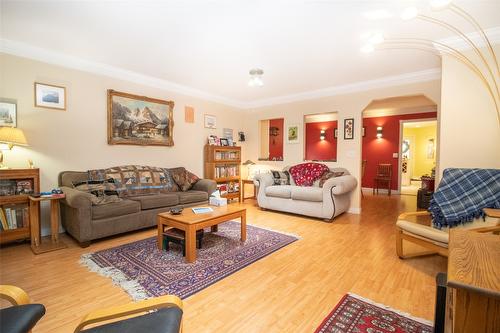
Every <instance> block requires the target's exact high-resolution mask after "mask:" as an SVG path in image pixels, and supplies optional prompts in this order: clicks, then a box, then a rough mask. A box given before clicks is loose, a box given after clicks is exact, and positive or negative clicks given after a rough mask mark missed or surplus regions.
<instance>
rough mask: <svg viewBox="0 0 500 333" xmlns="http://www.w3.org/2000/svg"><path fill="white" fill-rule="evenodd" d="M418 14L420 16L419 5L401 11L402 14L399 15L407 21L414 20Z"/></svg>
mask: <svg viewBox="0 0 500 333" xmlns="http://www.w3.org/2000/svg"><path fill="white" fill-rule="evenodd" d="M417 16H418V9H417V7H408V8H406V9H404V10H403V11H402V12H401V15H399V17H401V19H402V20H405V21H409V20H413V19H414V18H415V17H417Z"/></svg>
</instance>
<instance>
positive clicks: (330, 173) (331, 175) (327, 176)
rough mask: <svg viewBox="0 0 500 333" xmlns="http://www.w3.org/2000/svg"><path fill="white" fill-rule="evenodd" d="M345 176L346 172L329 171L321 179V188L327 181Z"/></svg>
mask: <svg viewBox="0 0 500 333" xmlns="http://www.w3.org/2000/svg"><path fill="white" fill-rule="evenodd" d="M343 175H344V171H328V172H325V173H324V174H323V176H321V178H320V179H319V187H323V185H324V184H325V183H326V181H327V180H328V179H330V178H335V177H340V176H343Z"/></svg>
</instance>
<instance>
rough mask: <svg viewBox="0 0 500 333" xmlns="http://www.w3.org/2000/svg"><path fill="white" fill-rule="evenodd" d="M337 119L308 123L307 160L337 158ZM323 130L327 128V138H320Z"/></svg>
mask: <svg viewBox="0 0 500 333" xmlns="http://www.w3.org/2000/svg"><path fill="white" fill-rule="evenodd" d="M335 128H337V121H336V120H335V121H324V122H320V123H307V124H306V160H336V159H337V139H335V138H334V136H333V131H334V129H335ZM321 130H325V140H320V138H319V136H320V134H321Z"/></svg>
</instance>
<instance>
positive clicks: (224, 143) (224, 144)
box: [220, 138, 229, 146]
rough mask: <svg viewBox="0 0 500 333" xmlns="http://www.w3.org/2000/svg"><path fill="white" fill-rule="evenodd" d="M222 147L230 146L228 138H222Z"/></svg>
mask: <svg viewBox="0 0 500 333" xmlns="http://www.w3.org/2000/svg"><path fill="white" fill-rule="evenodd" d="M220 145H221V146H229V142H228V140H227V139H226V138H220Z"/></svg>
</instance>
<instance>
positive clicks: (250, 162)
mask: <svg viewBox="0 0 500 333" xmlns="http://www.w3.org/2000/svg"><path fill="white" fill-rule="evenodd" d="M243 165H255V163H254V162H252V161H250V160H246V162H245V163H243Z"/></svg>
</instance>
